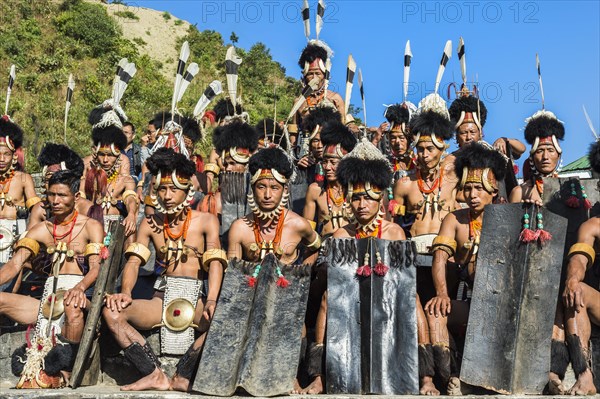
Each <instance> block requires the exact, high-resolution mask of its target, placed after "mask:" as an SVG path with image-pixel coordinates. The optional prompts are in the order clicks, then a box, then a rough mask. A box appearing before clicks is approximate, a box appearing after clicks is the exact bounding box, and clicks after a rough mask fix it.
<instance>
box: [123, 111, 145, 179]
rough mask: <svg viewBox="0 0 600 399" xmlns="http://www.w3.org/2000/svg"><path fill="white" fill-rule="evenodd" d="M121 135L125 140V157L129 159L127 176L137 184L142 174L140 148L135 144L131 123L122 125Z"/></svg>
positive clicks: (133, 127) (133, 128) (133, 129)
mask: <svg viewBox="0 0 600 399" xmlns="http://www.w3.org/2000/svg"><path fill="white" fill-rule="evenodd" d="M123 134H124V135H125V138H127V146H126V147H125V151H124V152H125V155H127V158H129V168H130V171H129V174H130V175H131V177H132V178H133V180H134V181H135V182H136V184H137V182H138V181H139V180H140V174H141V173H142V158H141V147H140V145H139V144H138V143H135V142H134V140H135V126H134V125H133V123H131V122H125V123H123Z"/></svg>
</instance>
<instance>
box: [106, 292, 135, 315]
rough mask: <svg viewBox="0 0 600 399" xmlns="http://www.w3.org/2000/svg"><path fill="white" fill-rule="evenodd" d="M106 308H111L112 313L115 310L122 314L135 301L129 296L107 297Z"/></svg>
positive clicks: (115, 295)
mask: <svg viewBox="0 0 600 399" xmlns="http://www.w3.org/2000/svg"><path fill="white" fill-rule="evenodd" d="M105 301H106V307H107V308H109V309H110V310H111V311H112V312H114V311H115V310H116V311H117V312H121V311H122V310H125V308H127V307H128V306H129V305H131V302H133V300H132V299H131V295H129V294H112V295H107V296H106V299H105Z"/></svg>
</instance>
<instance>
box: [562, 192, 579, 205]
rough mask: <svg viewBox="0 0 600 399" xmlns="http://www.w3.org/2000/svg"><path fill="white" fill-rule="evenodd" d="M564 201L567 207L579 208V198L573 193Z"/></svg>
mask: <svg viewBox="0 0 600 399" xmlns="http://www.w3.org/2000/svg"><path fill="white" fill-rule="evenodd" d="M565 203H566V204H567V206H568V207H569V208H579V198H577V197H576V196H574V195H571V196H570V197H569V198H568V199H567V200H566V201H565Z"/></svg>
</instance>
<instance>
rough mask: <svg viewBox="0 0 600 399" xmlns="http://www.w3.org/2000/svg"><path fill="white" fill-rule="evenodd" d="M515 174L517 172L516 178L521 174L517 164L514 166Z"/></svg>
mask: <svg viewBox="0 0 600 399" xmlns="http://www.w3.org/2000/svg"><path fill="white" fill-rule="evenodd" d="M513 172H515V176H516V175H518V174H519V165H517V164H514V165H513Z"/></svg>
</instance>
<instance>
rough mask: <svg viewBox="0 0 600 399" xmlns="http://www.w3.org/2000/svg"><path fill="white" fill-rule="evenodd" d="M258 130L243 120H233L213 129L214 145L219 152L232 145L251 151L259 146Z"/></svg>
mask: <svg viewBox="0 0 600 399" xmlns="http://www.w3.org/2000/svg"><path fill="white" fill-rule="evenodd" d="M258 138H259V135H258V132H257V131H256V129H254V127H252V126H250V125H249V124H247V123H245V122H242V121H237V120H236V121H233V122H231V123H229V124H227V125H224V126H219V127H217V128H216V129H215V130H214V131H213V145H214V146H215V149H216V150H217V152H218V153H221V152H222V151H227V150H229V149H230V148H232V147H237V148H247V149H248V150H249V151H250V152H254V151H256V149H257V148H258Z"/></svg>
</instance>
